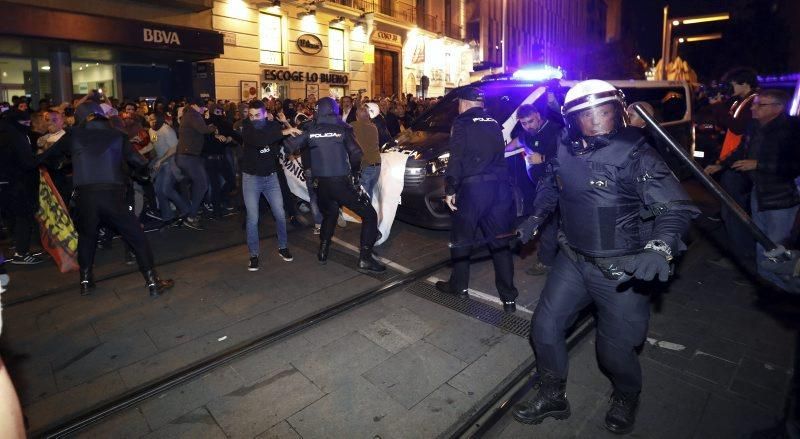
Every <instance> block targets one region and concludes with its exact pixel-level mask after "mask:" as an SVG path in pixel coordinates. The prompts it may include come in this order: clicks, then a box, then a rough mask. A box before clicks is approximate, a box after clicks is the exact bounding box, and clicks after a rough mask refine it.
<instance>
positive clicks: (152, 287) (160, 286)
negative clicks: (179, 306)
mask: <svg viewBox="0 0 800 439" xmlns="http://www.w3.org/2000/svg"><path fill="white" fill-rule="evenodd" d="M143 274H144V282H145V284H146V285H147V290H148V291H149V292H150V297H158V296H160V295H161V293H163V292H164V291H166V290H168V289H170V288H172V287H173V286H175V281H173V280H172V279H161V278H160V277H158V274H157V273H156V271H155V270H148V271H146V272H144V273H143Z"/></svg>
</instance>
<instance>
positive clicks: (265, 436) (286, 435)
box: [253, 421, 302, 439]
mask: <svg viewBox="0 0 800 439" xmlns="http://www.w3.org/2000/svg"><path fill="white" fill-rule="evenodd" d="M253 439H302V438H301V437H300V435H299V434H297V432H296V431H294V429H293V428H292V426H291V425H289V423H288V422H286V421H281V423H280V424H278V425H276V426H274V427H272V428H270V429H269V430H267V431H265V432H263V433H261V434H259V435H256V436H255V437H254V438H253Z"/></svg>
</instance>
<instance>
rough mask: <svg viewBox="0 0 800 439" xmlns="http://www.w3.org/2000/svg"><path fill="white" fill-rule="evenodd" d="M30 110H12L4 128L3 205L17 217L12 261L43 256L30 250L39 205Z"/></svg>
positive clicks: (0, 140) (0, 135)
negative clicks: (35, 215)
mask: <svg viewBox="0 0 800 439" xmlns="http://www.w3.org/2000/svg"><path fill="white" fill-rule="evenodd" d="M30 123H31V118H30V113H28V112H27V111H19V110H11V111H10V113H9V114H8V116H7V117H6V118H5V120H4V121H3V124H2V128H0V149H2V150H3V152H2V154H0V161H2V162H3V163H2V164H0V174H4V175H0V181H2V182H3V183H4V184H3V185H2V187H0V205H1V206H2V208H3V209H6V210H7V211H8V212H10V213H11V214H13V216H14V245H15V246H16V248H15V250H14V256H13V257H12V258H11V263H12V264H22V265H30V264H38V263H40V262H42V259H41V258H40V257H39V256H38V255H35V254H32V253H31V252H30V245H31V237H32V236H33V230H34V228H33V223H34V214H35V213H36V209H38V207H39V198H38V194H37V191H38V187H39V172H38V171H37V170H36V163H35V161H34V157H33V150H34V148H33V146H32V145H31V138H30Z"/></svg>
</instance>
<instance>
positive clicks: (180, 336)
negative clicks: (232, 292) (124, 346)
mask: <svg viewBox="0 0 800 439" xmlns="http://www.w3.org/2000/svg"><path fill="white" fill-rule="evenodd" d="M230 324H231V318H230V316H228V315H227V314H225V313H224V312H222V310H220V309H219V308H217V307H216V306H214V305H201V306H198V305H194V306H187V307H186V308H185V309H183V310H181V313H180V314H178V316H176V318H174V319H173V320H172V321H169V322H165V324H164V325H159V326H150V327H148V328H146V329H145V332H147V335H149V336H150V339H151V340H153V343H155V345H156V347H158V349H159V350H165V349H169V348H171V347H173V346H176V345H179V344H183V343H186V342H187V341H190V340H194V339H196V338H198V337H200V336H202V335H205V334H208V333H210V332H214V331H216V330H218V329H221V328H223V327H226V326H229V325H230Z"/></svg>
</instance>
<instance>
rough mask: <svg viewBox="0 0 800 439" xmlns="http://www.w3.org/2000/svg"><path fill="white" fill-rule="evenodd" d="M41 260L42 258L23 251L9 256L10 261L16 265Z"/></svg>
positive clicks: (39, 261) (37, 262)
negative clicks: (11, 256) (22, 253)
mask: <svg viewBox="0 0 800 439" xmlns="http://www.w3.org/2000/svg"><path fill="white" fill-rule="evenodd" d="M42 262H43V260H42V258H40V257H38V256H34V255H32V254H30V253H25V254H24V255H21V254H19V253H14V257H13V258H11V263H12V264H16V265H34V264H40V263H42Z"/></svg>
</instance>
